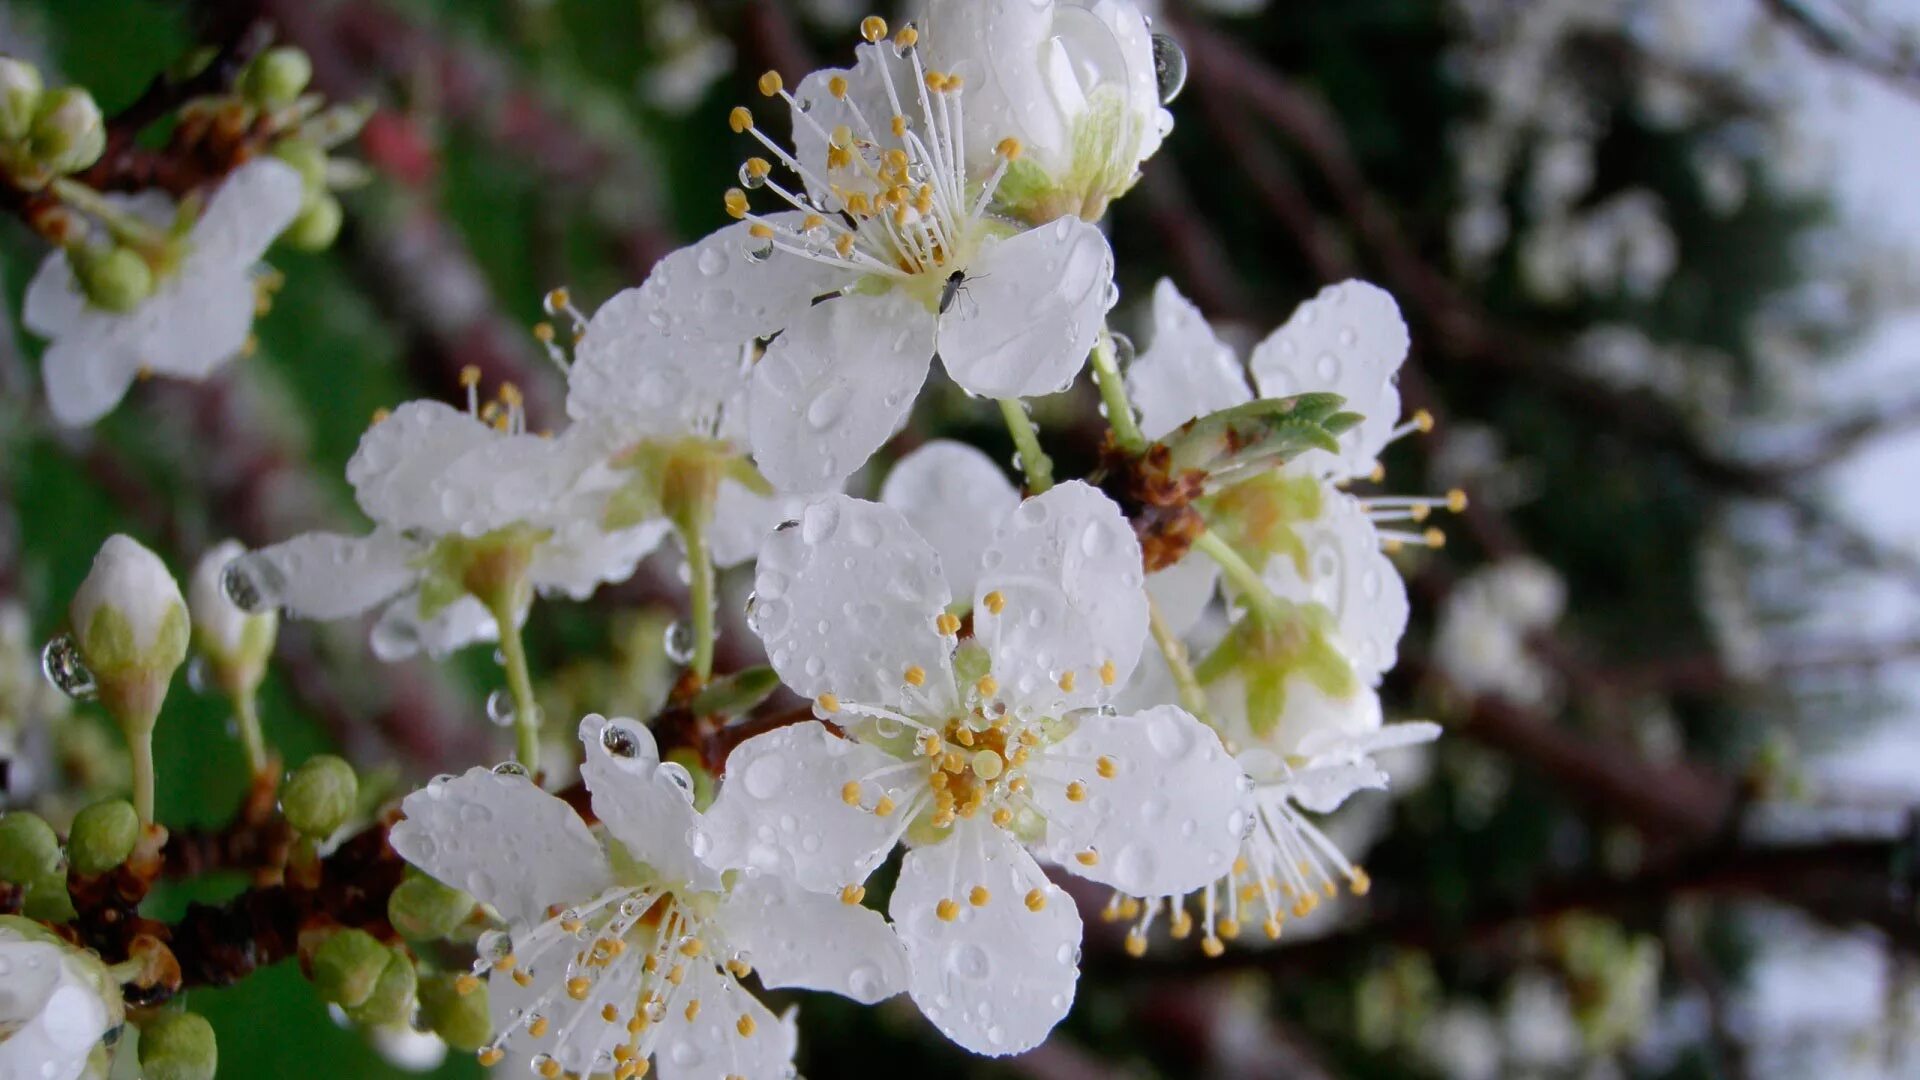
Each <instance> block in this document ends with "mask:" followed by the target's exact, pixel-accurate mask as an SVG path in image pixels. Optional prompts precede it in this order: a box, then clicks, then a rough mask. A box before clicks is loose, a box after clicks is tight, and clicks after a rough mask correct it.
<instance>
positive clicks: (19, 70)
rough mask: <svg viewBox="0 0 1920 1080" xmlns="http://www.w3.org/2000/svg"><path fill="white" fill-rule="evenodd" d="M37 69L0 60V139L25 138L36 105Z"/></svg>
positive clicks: (36, 108) (9, 59)
mask: <svg viewBox="0 0 1920 1080" xmlns="http://www.w3.org/2000/svg"><path fill="white" fill-rule="evenodd" d="M41 90H42V87H41V83H40V69H39V68H36V67H34V66H33V65H32V64H29V63H27V62H26V61H25V60H18V59H15V58H14V57H11V56H0V139H4V140H6V141H8V142H12V141H14V140H17V139H24V138H26V137H27V132H28V131H30V130H32V128H33V114H34V113H35V112H36V111H37V110H38V106H39V104H40V93H41Z"/></svg>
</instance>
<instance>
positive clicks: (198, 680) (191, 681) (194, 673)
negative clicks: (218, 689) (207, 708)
mask: <svg viewBox="0 0 1920 1080" xmlns="http://www.w3.org/2000/svg"><path fill="white" fill-rule="evenodd" d="M212 686H213V679H212V676H211V675H209V674H208V672H207V658H206V657H204V656H196V657H194V658H193V659H191V660H188V661H187V689H189V690H192V691H193V692H194V693H196V694H205V693H207V691H208V690H209V689H211V688H212Z"/></svg>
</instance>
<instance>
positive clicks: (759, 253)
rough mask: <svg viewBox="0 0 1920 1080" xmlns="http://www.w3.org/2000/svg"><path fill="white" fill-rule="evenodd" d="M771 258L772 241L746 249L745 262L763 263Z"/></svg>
mask: <svg viewBox="0 0 1920 1080" xmlns="http://www.w3.org/2000/svg"><path fill="white" fill-rule="evenodd" d="M771 258H773V241H771V240H768V241H767V242H765V243H763V244H759V245H757V246H753V247H749V248H747V261H748V262H757V263H763V262H766V261H767V260H768V259H771Z"/></svg>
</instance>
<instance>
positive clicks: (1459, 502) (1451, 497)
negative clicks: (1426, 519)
mask: <svg viewBox="0 0 1920 1080" xmlns="http://www.w3.org/2000/svg"><path fill="white" fill-rule="evenodd" d="M1466 508H1467V493H1466V492H1464V491H1461V490H1460V489H1459V488H1454V489H1453V490H1452V491H1449V492H1447V509H1448V510H1450V511H1452V512H1453V513H1456V514H1458V513H1460V512H1461V511H1463V510H1465V509H1466Z"/></svg>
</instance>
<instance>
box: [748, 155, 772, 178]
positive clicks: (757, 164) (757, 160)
mask: <svg viewBox="0 0 1920 1080" xmlns="http://www.w3.org/2000/svg"><path fill="white" fill-rule="evenodd" d="M746 168H747V175H748V176H752V177H756V178H758V179H761V180H765V179H766V178H767V177H769V176H771V175H773V163H772V162H770V161H768V160H767V159H766V158H763V157H750V158H748V159H747V165H746Z"/></svg>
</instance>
